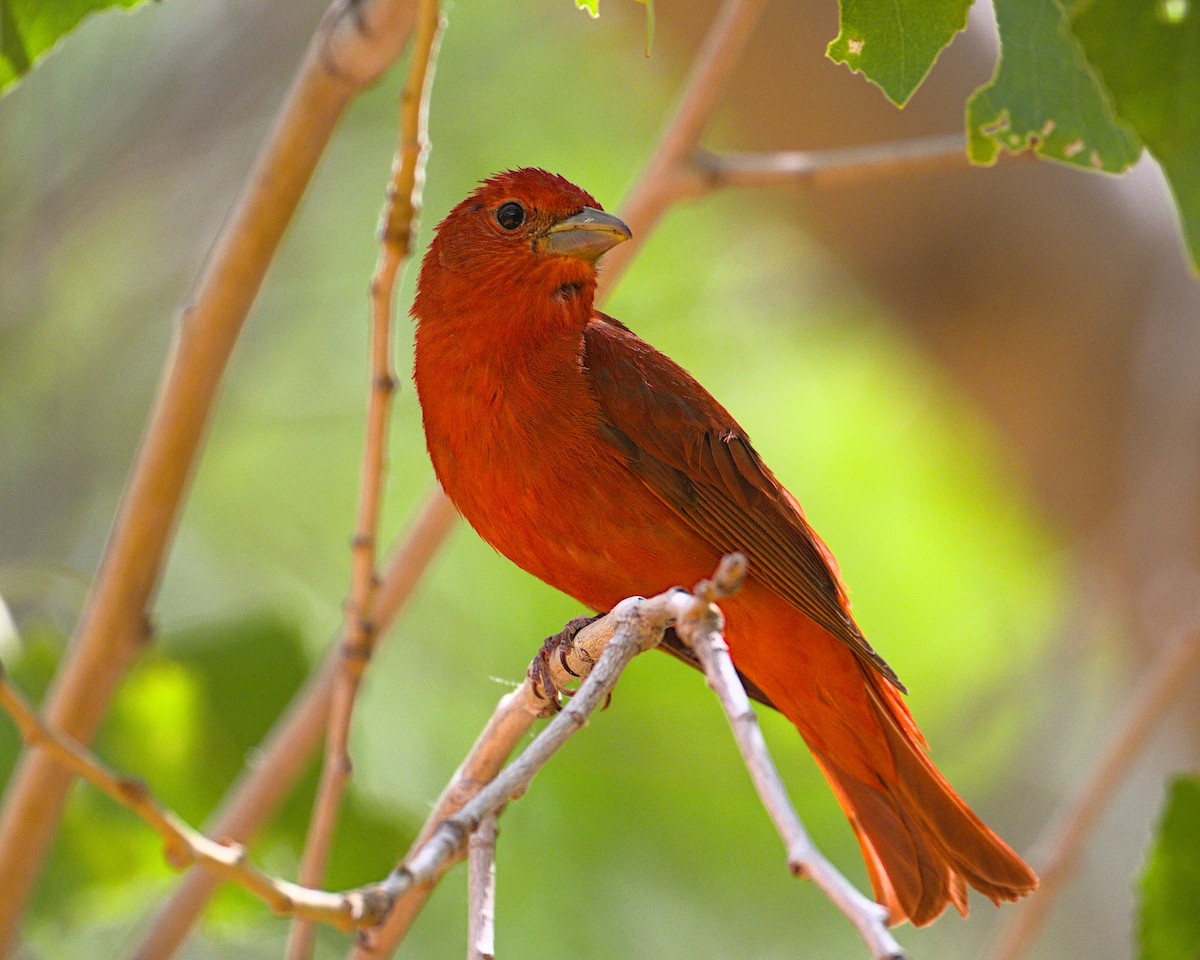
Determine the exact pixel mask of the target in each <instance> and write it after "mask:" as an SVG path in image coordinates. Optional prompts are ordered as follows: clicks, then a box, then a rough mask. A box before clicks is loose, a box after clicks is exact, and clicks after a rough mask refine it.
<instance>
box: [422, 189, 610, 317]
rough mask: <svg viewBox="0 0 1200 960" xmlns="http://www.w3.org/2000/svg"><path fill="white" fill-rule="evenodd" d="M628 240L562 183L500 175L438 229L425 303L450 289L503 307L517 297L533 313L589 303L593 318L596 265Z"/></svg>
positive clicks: (585, 197) (426, 266)
mask: <svg viewBox="0 0 1200 960" xmlns="http://www.w3.org/2000/svg"><path fill="white" fill-rule="evenodd" d="M630 236H631V234H630V231H629V228H628V227H627V226H625V224H624V223H622V222H621V221H620V220H619V219H618V218H617V217H614V216H612V215H611V214H608V213H605V212H604V211H603V209H602V208H601V207H600V204H598V203H597V202H596V201H595V200H594V199H593V198H592V197H591V195H590V194H588V193H587V192H585V191H584V190H581V189H580V188H579V187H577V186H575V185H574V184H573V183H571V182H570V181H569V180H566V179H564V178H563V177H560V176H557V175H555V174H552V173H547V172H546V171H545V170H537V169H532V168H525V169H521V170H511V171H508V172H506V173H501V174H497V175H496V176H494V177H492V178H490V179H488V180H485V181H484V182H483V183H482V184H481V185H480V186H479V188H478V189H477V190H476V191H475V192H474V193H472V194H471V195H470V196H469V197H467V199H466V200H464V201H463V202H462V203H460V204H459V205H458V206H456V207H455V208H454V209H453V210H451V211H450V213H449V215H448V216H447V217H446V219H445V220H443V221H442V222H441V223H440V224H439V225H438V228H437V232H436V236H435V237H434V240H433V243H432V244H431V245H430V248H429V252H428V253H427V254H426V255H425V261H424V263H423V265H422V267H421V278H420V293H419V298H420V297H422V296H430V295H436V294H435V292H434V288H437V290H439V291H441V290H445V288H447V287H448V286H449V287H455V288H458V289H459V290H465V289H469V290H470V291H472V294H473V296H474V297H477V298H479V299H480V300H482V299H483V298H488V297H490V298H495V299H498V300H499V303H498V305H502V304H503V303H504V301H506V300H509V299H511V298H512V297H513V296H515V295H517V294H518V293H519V295H520V296H521V297H522V298H524V301H527V305H528V306H529V307H530V308H533V307H536V306H539V305H542V304H543V302H544V304H545V305H553V304H558V305H561V306H565V307H570V306H572V305H579V306H582V305H583V304H585V303H586V308H587V311H588V312H589V313H590V310H591V300H592V294H593V293H594V291H595V287H596V261H597V260H598V259H599V258H600V256H601V255H602V254H603V253H604V252H605V251H607V250H609V249H611V248H612V247H614V246H616V245H617V244H618V243H621V242H622V241H625V240H628V239H629V238H630ZM445 292H446V293H449V290H445ZM456 295H458V296H460V297H461V296H462V294H461V293H458V294H456ZM417 312H418V314H419V313H420V310H419V309H418V311H417Z"/></svg>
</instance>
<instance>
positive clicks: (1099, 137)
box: [967, 0, 1141, 173]
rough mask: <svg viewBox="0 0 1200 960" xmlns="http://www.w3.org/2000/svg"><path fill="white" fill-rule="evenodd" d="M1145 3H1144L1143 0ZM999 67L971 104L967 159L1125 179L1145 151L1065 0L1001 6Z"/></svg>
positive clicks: (1014, 0)
mask: <svg viewBox="0 0 1200 960" xmlns="http://www.w3.org/2000/svg"><path fill="white" fill-rule="evenodd" d="M1139 2H1140V0H1139ZM995 3H996V20H997V22H998V23H999V26H1000V62H999V63H998V64H997V65H996V72H995V74H994V75H993V76H992V79H991V80H990V81H989V82H988V83H987V84H985V85H984V86H982V87H980V88H979V89H978V90H976V91H975V92H974V93H973V94H971V98H970V99H969V100H968V101H967V140H968V143H967V152H968V153H969V154H970V155H971V159H972V160H973V161H974V162H975V163H982V164H992V163H995V162H996V157H997V156H999V154H1000V151H1001V150H1002V149H1003V150H1007V151H1008V152H1009V153H1021V152H1022V151H1024V150H1030V149H1032V150H1033V151H1034V152H1035V153H1037V155H1038V156H1040V157H1045V158H1046V159H1048V160H1058V161H1061V162H1063V163H1069V164H1073V165H1075V166H1078V167H1083V168H1084V169H1090V170H1106V171H1108V172H1109V173H1120V172H1122V171H1124V170H1127V169H1128V168H1129V166H1130V165H1131V164H1132V163H1133V162H1134V161H1135V160H1136V159H1137V158H1138V154H1139V153H1140V152H1141V144H1140V143H1139V142H1138V140H1137V138H1136V137H1135V136H1134V135H1133V134H1132V133H1131V132H1130V131H1128V130H1126V129H1125V128H1124V127H1122V126H1121V124H1120V123H1119V122H1118V121H1117V119H1116V117H1115V115H1114V114H1113V110H1112V106H1111V105H1110V104H1109V102H1108V98H1107V96H1106V94H1105V91H1104V88H1103V86H1102V84H1101V83H1100V81H1099V80H1098V79H1097V77H1096V76H1095V74H1094V73H1092V71H1091V69H1090V68H1089V67H1088V65H1087V62H1086V61H1085V60H1084V59H1083V54H1082V52H1081V51H1080V49H1079V45H1078V44H1077V43H1076V42H1075V40H1074V39H1073V38H1072V37H1071V35H1070V33H1069V31H1068V24H1067V14H1066V12H1065V10H1064V9H1063V7H1062V5H1061V4H1060V3H1059V0H995Z"/></svg>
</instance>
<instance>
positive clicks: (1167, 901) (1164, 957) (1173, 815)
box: [1138, 777, 1200, 960]
mask: <svg viewBox="0 0 1200 960" xmlns="http://www.w3.org/2000/svg"><path fill="white" fill-rule="evenodd" d="M1198 850H1200V779H1197V778H1196V777H1180V778H1179V779H1178V780H1176V781H1175V782H1174V783H1172V784H1171V788H1170V791H1169V793H1168V796H1167V811H1166V813H1164V814H1163V818H1162V823H1160V824H1159V827H1158V837H1157V839H1156V840H1155V842H1154V849H1153V850H1152V851H1151V852H1150V861H1149V863H1147V865H1146V872H1145V873H1144V874H1143V875H1142V915H1141V918H1140V920H1139V924H1138V926H1139V930H1138V941H1139V942H1140V944H1141V954H1140V957H1141V960H1198V958H1200V911H1198V910H1197V909H1196V904H1197V903H1200V858H1198V857H1197V856H1196V851H1198Z"/></svg>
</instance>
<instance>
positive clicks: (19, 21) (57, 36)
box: [0, 0, 146, 94]
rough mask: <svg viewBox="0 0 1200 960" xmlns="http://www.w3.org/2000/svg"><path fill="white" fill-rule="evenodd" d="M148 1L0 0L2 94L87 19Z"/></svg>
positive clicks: (0, 87)
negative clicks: (114, 9) (107, 11)
mask: <svg viewBox="0 0 1200 960" xmlns="http://www.w3.org/2000/svg"><path fill="white" fill-rule="evenodd" d="M145 2H146V0H0V94H2V93H4V92H5V91H7V90H8V89H10V88H11V87H12V86H13V85H14V84H15V83H16V82H17V81H18V80H19V79H20V78H21V77H22V76H24V75H25V74H26V73H28V72H29V71H30V70H31V69H33V67H34V66H35V65H36V64H37V63H38V61H40V60H41V59H42V58H43V57H44V56H46V54H48V53H50V52H51V51H52V50H53V49H54V47H55V45H56V44H57V43H58V42H59V41H60V40H61V39H62V38H63V37H64V36H66V35H67V34H68V33H70V32H71V31H72V30H74V29H75V27H76V26H77V25H78V24H79V21H81V20H82V19H83V18H84V17H86V16H88V15H89V14H92V13H97V12H99V11H101V10H106V9H108V8H109V7H119V8H122V9H126V10H131V9H133V8H134V7H138V6H141V5H142V4H143V3H145Z"/></svg>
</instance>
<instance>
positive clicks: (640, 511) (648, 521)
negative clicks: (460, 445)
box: [439, 430, 719, 610]
mask: <svg viewBox="0 0 1200 960" xmlns="http://www.w3.org/2000/svg"><path fill="white" fill-rule="evenodd" d="M581 434H582V431H578V432H577V431H574V430H569V431H563V432H562V433H560V434H559V442H557V443H554V444H547V445H546V447H547V448H552V449H554V450H555V451H556V456H555V457H554V460H553V462H538V458H537V457H536V455H534V454H533V453H532V452H531V451H530V450H529V448H528V447H524V448H523V449H522V448H521V445H516V450H515V451H514V453H513V455H505V453H504V451H505V450H506V449H508V448H509V445H508V444H503V443H498V444H493V445H492V447H491V449H490V451H488V453H487V455H486V457H485V458H484V461H485V462H481V463H479V464H475V465H469V464H464V463H458V464H456V467H457V468H458V469H455V470H453V471H449V472H448V474H449V475H447V476H442V477H441V479H442V482H443V486H445V488H446V492H447V494H448V495H449V496H450V498H451V499H452V500H453V501H454V502H455V503H456V505H457V506H458V508H459V510H460V511H461V512H462V514H463V516H464V517H466V519H467V520H468V521H469V522H470V523H471V525H472V526H473V527H475V529H476V530H477V531H478V533H479V534H480V536H482V537H483V539H484V540H486V541H487V542H488V543H490V544H491V545H492V546H493V547H495V548H496V549H497V550H498V551H499V552H500V553H502V554H504V555H505V556H506V557H508V558H509V559H510V560H512V561H513V562H514V563H516V564H517V565H518V566H520V567H522V568H523V569H525V570H527V571H528V572H529V573H532V574H533V575H534V576H536V577H537V578H538V579H540V580H543V581H544V582H546V583H548V584H549V585H550V586H552V587H555V588H556V589H558V590H561V591H562V592H563V593H566V594H567V595H569V596H571V597H574V598H575V599H576V600H578V601H580V602H581V603H583V604H585V605H586V606H588V607H591V608H592V609H595V610H608V609H610V608H611V607H612V606H614V605H615V604H616V603H617V602H619V601H620V600H622V599H624V598H625V597H628V596H637V595H640V596H650V595H652V594H655V593H659V592H661V591H663V590H666V589H667V588H669V587H672V586H676V585H684V586H689V587H690V586H691V585H692V584H693V583H694V582H695V581H696V580H697V579H699V578H700V577H703V576H707V575H710V574H711V573H712V570H713V567H714V565H715V563H716V561H717V559H718V558H719V556H718V552H717V551H716V550H714V549H713V548H711V547H709V546H708V545H707V544H705V543H704V542H703V541H702V540H701V539H700V538H699V537H697V536H695V535H694V534H692V533H691V531H690V530H688V529H687V528H686V527H685V526H684V525H683V524H682V523H681V522H680V520H679V518H678V517H677V516H676V515H675V514H674V513H673V512H672V511H671V510H670V509H669V508H668V507H667V506H666V505H664V504H663V503H662V502H661V501H660V500H659V499H658V498H657V497H656V496H655V495H654V494H653V493H651V492H650V491H649V490H648V489H647V488H646V487H645V486H644V485H643V484H642V482H641V481H640V480H639V479H638V478H637V477H636V476H634V475H633V474H632V473H631V472H630V471H629V470H628V469H627V468H626V467H625V466H624V465H623V464H622V463H621V462H620V461H618V460H617V459H616V458H615V457H613V456H611V455H609V454H607V453H604V452H601V451H599V450H597V448H596V446H595V442H596V441H595V440H594V439H591V438H589V437H587V436H584V435H581ZM539 446H541V445H539ZM439 473H441V471H439ZM456 476H457V477H480V476H482V477H486V478H487V480H486V483H484V484H482V485H480V484H478V483H474V482H472V483H466V482H456V479H455V478H456Z"/></svg>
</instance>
